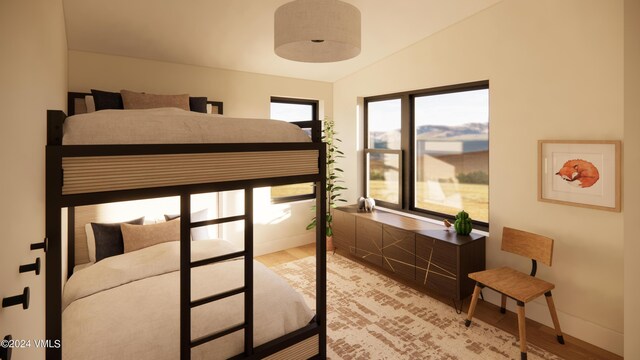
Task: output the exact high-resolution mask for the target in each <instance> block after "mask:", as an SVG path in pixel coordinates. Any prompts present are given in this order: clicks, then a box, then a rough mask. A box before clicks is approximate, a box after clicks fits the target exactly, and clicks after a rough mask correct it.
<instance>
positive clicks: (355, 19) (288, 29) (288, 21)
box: [274, 0, 361, 63]
mask: <svg viewBox="0 0 640 360" xmlns="http://www.w3.org/2000/svg"><path fill="white" fill-rule="evenodd" d="M274 30H275V37H274V40H275V45H274V49H275V53H276V54H277V55H278V56H280V57H283V58H285V59H289V60H294V61H302V62H311V63H325V62H334V61H342V60H347V59H351V58H353V57H355V56H357V55H358V54H360V47H361V46H360V10H358V8H356V7H355V6H353V5H351V4H348V3H346V2H344V1H340V0H295V1H292V2H289V3H287V4H284V5H282V6H280V7H279V8H278V9H277V10H276V13H275V27H274Z"/></svg>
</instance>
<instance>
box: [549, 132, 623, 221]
mask: <svg viewBox="0 0 640 360" xmlns="http://www.w3.org/2000/svg"><path fill="white" fill-rule="evenodd" d="M621 148H622V142H621V141H618V140H539V141H538V201H544V202H550V203H555V204H564V205H572V206H579V207H585V208H591V209H600V210H607V211H615V212H620V211H621V204H620V182H621V161H620V159H621Z"/></svg>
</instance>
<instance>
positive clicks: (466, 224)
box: [453, 210, 472, 235]
mask: <svg viewBox="0 0 640 360" xmlns="http://www.w3.org/2000/svg"><path fill="white" fill-rule="evenodd" d="M453 227H454V229H456V233H458V235H469V234H471V230H472V226H471V218H470V217H469V214H468V213H467V212H466V211H464V210H462V211H460V212H459V213H458V214H457V215H456V221H455V222H454V223H453Z"/></svg>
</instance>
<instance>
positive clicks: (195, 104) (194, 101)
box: [189, 97, 207, 114]
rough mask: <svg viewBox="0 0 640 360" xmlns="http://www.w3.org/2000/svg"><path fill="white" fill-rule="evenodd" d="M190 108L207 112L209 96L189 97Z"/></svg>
mask: <svg viewBox="0 0 640 360" xmlns="http://www.w3.org/2000/svg"><path fill="white" fill-rule="evenodd" d="M189 110H191V111H195V112H200V113H205V114H206V113H207V98H206V97H189Z"/></svg>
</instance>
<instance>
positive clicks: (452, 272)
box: [416, 235, 459, 300]
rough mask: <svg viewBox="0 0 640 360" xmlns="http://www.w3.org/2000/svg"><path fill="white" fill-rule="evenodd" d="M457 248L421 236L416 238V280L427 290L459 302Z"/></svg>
mask: <svg viewBox="0 0 640 360" xmlns="http://www.w3.org/2000/svg"><path fill="white" fill-rule="evenodd" d="M457 253H458V247H457V246H455V245H452V244H450V243H447V242H444V241H440V240H437V239H434V238H430V237H426V236H423V235H417V236H416V280H417V281H418V283H419V284H420V285H422V286H424V287H426V288H427V289H429V290H432V291H436V292H438V293H440V294H442V295H446V296H451V297H453V298H455V299H458V300H459V295H458V254H457Z"/></svg>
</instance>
